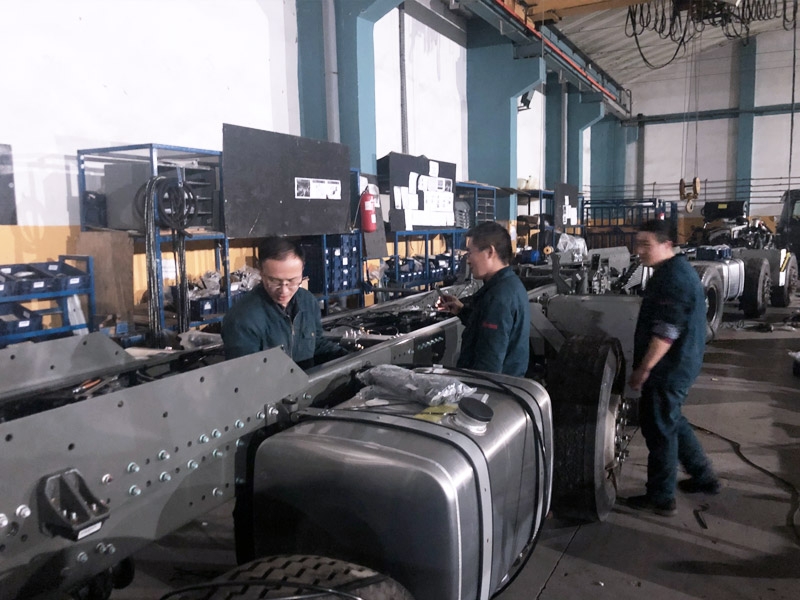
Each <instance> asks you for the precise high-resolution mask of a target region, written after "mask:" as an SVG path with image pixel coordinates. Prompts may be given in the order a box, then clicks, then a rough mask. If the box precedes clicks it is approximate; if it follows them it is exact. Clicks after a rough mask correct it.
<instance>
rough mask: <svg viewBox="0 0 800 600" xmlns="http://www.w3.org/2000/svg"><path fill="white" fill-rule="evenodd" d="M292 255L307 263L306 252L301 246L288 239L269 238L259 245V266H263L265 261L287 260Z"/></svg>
mask: <svg viewBox="0 0 800 600" xmlns="http://www.w3.org/2000/svg"><path fill="white" fill-rule="evenodd" d="M292 255H294V256H296V257H297V258H299V259H300V260H302V261H303V262H304V263H305V262H306V256H305V252H303V248H302V247H301V246H300V244H298V243H297V242H293V241H292V240H289V239H287V238H283V237H277V236H273V237H268V238H264V239H263V240H262V242H261V243H260V244H259V245H258V264H259V265H261V266H263V265H264V261H265V260H270V259H271V260H286V259H287V258H289V257H290V256H292Z"/></svg>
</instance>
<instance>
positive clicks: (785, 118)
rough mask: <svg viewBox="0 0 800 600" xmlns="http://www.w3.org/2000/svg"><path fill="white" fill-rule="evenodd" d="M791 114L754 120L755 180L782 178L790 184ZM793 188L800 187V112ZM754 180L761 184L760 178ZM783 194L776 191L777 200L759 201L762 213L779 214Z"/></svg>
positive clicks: (797, 125)
mask: <svg viewBox="0 0 800 600" xmlns="http://www.w3.org/2000/svg"><path fill="white" fill-rule="evenodd" d="M789 132H790V116H789V115H769V116H764V117H757V118H756V119H755V121H754V122H753V140H754V143H753V167H752V169H753V179H754V180H758V179H768V178H770V179H773V180H774V179H780V180H781V181H782V182H786V186H787V187H788V186H789V137H790V136H789ZM791 177H792V182H791V187H792V188H798V187H800V115H796V116H795V131H794V139H793V140H792V173H791ZM754 183H756V184H758V181H755V182H754ZM779 201H780V193H776V194H775V203H774V204H769V203H767V202H766V199H763V198H762V199H760V200H759V211H758V214H760V215H773V216H777V215H779V214H780V210H781V206H780V202H779Z"/></svg>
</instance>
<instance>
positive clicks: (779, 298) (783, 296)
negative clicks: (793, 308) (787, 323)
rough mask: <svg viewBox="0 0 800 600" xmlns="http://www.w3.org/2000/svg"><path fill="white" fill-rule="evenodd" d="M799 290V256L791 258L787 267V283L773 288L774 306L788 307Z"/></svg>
mask: <svg viewBox="0 0 800 600" xmlns="http://www.w3.org/2000/svg"><path fill="white" fill-rule="evenodd" d="M796 291H797V256H795V255H794V254H793V255H792V256H791V257H790V258H789V264H788V265H787V267H786V283H784V284H783V285H780V286H779V285H776V286H773V288H772V306H780V307H786V306H789V303H790V302H791V301H792V296H794V293H795V292H796Z"/></svg>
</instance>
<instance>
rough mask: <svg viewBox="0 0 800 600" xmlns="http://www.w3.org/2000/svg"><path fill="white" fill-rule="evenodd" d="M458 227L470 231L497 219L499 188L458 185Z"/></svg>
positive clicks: (460, 183) (477, 184)
mask: <svg viewBox="0 0 800 600" xmlns="http://www.w3.org/2000/svg"><path fill="white" fill-rule="evenodd" d="M455 203H456V207H455V209H456V226H457V227H460V228H463V229H469V228H470V227H474V226H475V225H477V224H478V223H485V222H487V221H494V220H495V219H496V212H495V211H496V205H497V188H495V187H492V186H490V185H482V184H480V183H469V182H457V183H456V196H455Z"/></svg>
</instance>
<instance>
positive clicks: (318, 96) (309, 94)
mask: <svg viewBox="0 0 800 600" xmlns="http://www.w3.org/2000/svg"><path fill="white" fill-rule="evenodd" d="M323 39H324V38H323V24H322V2H320V0H297V87H298V89H299V95H300V135H302V136H303V137H308V138H313V139H316V140H327V138H328V119H327V113H326V99H325V47H324V44H323Z"/></svg>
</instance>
